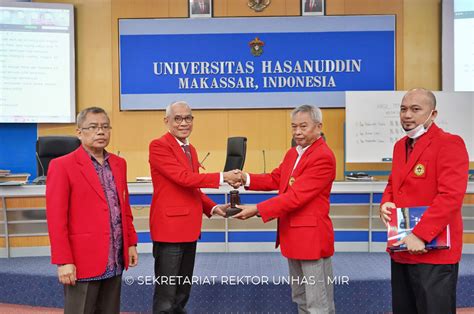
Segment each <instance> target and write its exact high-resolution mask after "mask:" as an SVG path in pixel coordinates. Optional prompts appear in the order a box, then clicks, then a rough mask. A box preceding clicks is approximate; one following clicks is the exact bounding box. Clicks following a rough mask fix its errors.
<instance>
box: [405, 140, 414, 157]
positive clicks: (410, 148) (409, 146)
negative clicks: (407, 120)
mask: <svg viewBox="0 0 474 314" xmlns="http://www.w3.org/2000/svg"><path fill="white" fill-rule="evenodd" d="M406 145H407V146H406V147H407V161H408V158H410V155H411V153H412V152H413V139H411V138H409V139H407V144H406Z"/></svg>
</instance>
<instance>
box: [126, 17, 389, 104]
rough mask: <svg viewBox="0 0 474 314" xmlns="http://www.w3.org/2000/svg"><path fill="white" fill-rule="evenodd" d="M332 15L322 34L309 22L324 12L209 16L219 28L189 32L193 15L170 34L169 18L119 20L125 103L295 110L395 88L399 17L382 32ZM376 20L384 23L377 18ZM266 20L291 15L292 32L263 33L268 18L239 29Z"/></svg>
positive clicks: (268, 30)
mask: <svg viewBox="0 0 474 314" xmlns="http://www.w3.org/2000/svg"><path fill="white" fill-rule="evenodd" d="M327 18H328V17H322V19H323V20H325V21H326V22H327V23H325V24H328V23H329V22H332V23H333V24H334V23H335V25H336V26H335V27H334V28H333V29H331V28H330V25H329V26H328V25H325V27H324V29H323V30H324V31H322V30H316V29H315V30H312V29H308V25H309V26H311V27H312V28H315V26H317V25H314V24H315V23H310V24H308V21H316V20H318V21H320V19H321V17H310V18H279V19H276V18H262V19H260V18H259V19H229V20H230V21H231V22H233V23H229V25H226V26H227V27H225V28H223V25H214V26H220V28H219V27H217V28H216V27H213V25H212V24H213V23H214V22H217V23H218V24H222V21H223V20H224V19H220V20H216V19H211V20H206V22H207V24H209V25H207V26H209V27H210V29H212V30H214V33H208V32H209V30H206V27H205V26H204V25H203V24H202V22H198V24H197V25H196V26H197V29H199V28H200V27H201V31H202V32H201V33H196V31H197V29H194V30H193V31H192V32H191V31H190V29H188V28H187V26H190V25H188V24H189V23H191V24H193V23H195V22H194V21H193V20H189V19H181V20H172V21H173V22H174V23H178V25H179V22H181V23H182V25H181V28H183V29H182V30H181V31H182V33H180V32H179V31H177V30H176V28H172V32H171V33H166V26H168V27H169V26H170V25H169V20H161V22H163V24H164V25H163V26H165V27H160V23H159V22H160V20H152V21H153V25H154V27H155V28H156V30H157V31H156V33H153V27H151V29H150V27H146V26H147V25H146V24H147V23H146V21H147V20H138V22H137V20H121V23H120V30H121V35H120V83H121V84H120V92H121V108H122V109H125V110H140V109H162V108H164V107H166V105H167V104H168V103H170V102H171V101H174V100H178V99H182V100H187V101H189V102H190V103H191V104H192V106H193V108H261V107H294V106H295V105H296V104H298V103H308V100H307V99H308V98H311V99H312V100H313V101H311V102H313V103H314V100H316V101H317V102H318V103H317V104H318V105H319V106H322V107H324V106H331V107H338V106H344V104H343V103H341V101H340V96H341V94H343V92H344V91H354V90H393V89H395V31H394V18H393V17H389V18H390V19H388V22H390V21H392V22H393V23H392V26H393V29H392V30H391V29H390V27H388V28H387V26H386V25H385V24H387V23H385V24H384V26H383V27H380V28H379V29H378V28H377V26H374V25H370V23H368V25H366V24H367V22H370V19H369V18H370V17H358V18H360V19H362V20H363V22H364V23H363V25H362V26H361V27H354V29H355V30H351V31H347V30H345V29H341V27H340V26H339V27H338V26H337V22H338V21H339V23H341V22H344V23H346V22H347V21H344V19H341V17H338V19H336V20H333V19H329V20H328V19H327ZM348 18H349V17H348ZM351 18H353V17H351ZM375 18H376V19H375V20H374V22H376V23H374V24H376V25H379V26H380V24H381V23H380V17H375ZM268 19H271V20H272V21H275V23H276V22H278V24H275V25H281V23H284V21H283V20H287V19H291V20H292V22H293V23H292V27H291V31H283V30H278V29H276V30H275V28H273V27H270V28H269V29H267V31H260V29H262V30H263V29H265V28H266V27H268V26H267V25H266V24H269V23H268V21H265V22H266V23H263V24H264V25H263V26H258V25H254V26H255V28H254V31H252V32H249V30H246V31H241V30H240V31H239V29H238V27H237V26H239V25H242V23H244V22H245V21H246V22H247V24H245V25H246V26H247V28H248V26H249V25H252V24H258V23H259V22H260V21H264V20H268ZM134 21H135V23H138V25H135V24H134V23H133V22H134ZM236 22H238V23H236ZM296 22H302V23H300V24H301V25H300V26H301V30H303V29H304V30H305V31H301V30H300V31H296V30H297V29H298V27H297V26H298V25H295V24H294V23H296ZM130 23H132V24H130ZM143 23H144V24H143ZM167 23H168V25H166V24H167ZM250 23H252V24H250ZM232 24H235V25H232ZM329 24H331V23H329ZM388 24H390V23H388ZM153 25H148V26H153ZM270 25H271V23H270ZM191 26H192V25H191ZM277 28H278V27H277ZM140 29H144V30H145V29H146V31H144V33H141V32H140ZM216 29H217V30H220V31H219V32H218V33H216ZM270 29H271V30H270ZM170 30H171V29H170ZM232 31H233V32H232ZM334 92H340V93H334ZM331 94H333V95H334V96H335V98H334V97H331ZM230 95H232V97H229V96H230ZM270 95H271V96H273V97H268V96H270ZM275 96H276V97H275ZM314 96H320V97H314ZM331 99H332V101H331Z"/></svg>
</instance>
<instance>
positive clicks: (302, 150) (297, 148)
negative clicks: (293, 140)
mask: <svg viewBox="0 0 474 314" xmlns="http://www.w3.org/2000/svg"><path fill="white" fill-rule="evenodd" d="M313 144H314V143H313ZM313 144H311V145H313ZM311 145H308V146H306V147H305V148H303V147H302V146H301V145H298V146H296V151H297V152H298V156H301V155H303V153H304V152H305V151H306V150H307V149H308V148H310V147H311Z"/></svg>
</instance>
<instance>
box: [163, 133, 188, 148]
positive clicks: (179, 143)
mask: <svg viewBox="0 0 474 314" xmlns="http://www.w3.org/2000/svg"><path fill="white" fill-rule="evenodd" d="M168 132H170V131H168ZM170 134H171V132H170ZM171 135H172V136H173V137H174V139H175V140H176V142H178V145H179V146H180V147H181V146H183V145H189V140H188V139H186V140H185V142H184V143H183V142H181V141H180V140H178V138H177V137H176V136H174V135H173V134H171Z"/></svg>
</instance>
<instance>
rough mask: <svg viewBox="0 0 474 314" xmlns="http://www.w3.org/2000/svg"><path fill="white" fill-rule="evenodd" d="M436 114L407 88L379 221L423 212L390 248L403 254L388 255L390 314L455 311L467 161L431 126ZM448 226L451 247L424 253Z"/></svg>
mask: <svg viewBox="0 0 474 314" xmlns="http://www.w3.org/2000/svg"><path fill="white" fill-rule="evenodd" d="M437 115H438V112H437V110H436V98H435V96H434V94H433V93H432V92H431V91H428V90H426V89H421V88H419V89H413V90H410V91H409V92H407V93H406V95H405V96H404V97H403V100H402V103H401V106H400V121H401V125H402V127H403V129H404V130H405V132H406V134H407V136H405V137H403V138H402V139H401V140H399V141H398V142H397V143H395V147H394V150H393V164H392V173H391V175H390V177H389V180H388V184H387V187H386V188H385V191H384V194H383V197H382V201H381V204H382V206H381V207H380V217H381V219H382V221H383V222H384V223H385V224H387V222H388V221H390V219H391V218H390V213H391V211H390V208H397V207H414V206H429V207H428V209H427V210H426V211H425V213H424V215H423V217H422V218H421V220H420V221H419V223H418V224H417V225H416V226H415V228H414V229H413V231H412V233H411V234H410V235H408V236H407V237H405V238H403V239H401V240H400V241H398V242H397V243H396V244H397V245H401V244H405V245H406V246H407V249H408V251H407V252H396V253H390V256H391V260H392V262H391V272H392V306H393V312H394V313H395V314H396V313H455V312H456V283H457V276H458V265H459V264H458V263H459V260H460V259H461V251H462V236H463V226H462V214H461V208H462V203H463V198H464V194H465V192H466V187H467V180H468V171H469V157H468V154H467V150H466V145H465V144H464V142H463V140H462V139H461V138H460V137H459V136H457V135H452V134H449V133H446V132H444V131H443V130H442V129H440V128H439V127H438V126H437V125H436V124H435V123H434V120H435V118H436V116H437ZM448 225H449V228H450V236H451V248H450V249H447V250H432V251H427V250H426V248H425V244H426V243H429V242H431V241H432V240H433V239H434V238H435V237H437V236H446V232H447V228H446V227H447V226H448Z"/></svg>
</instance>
